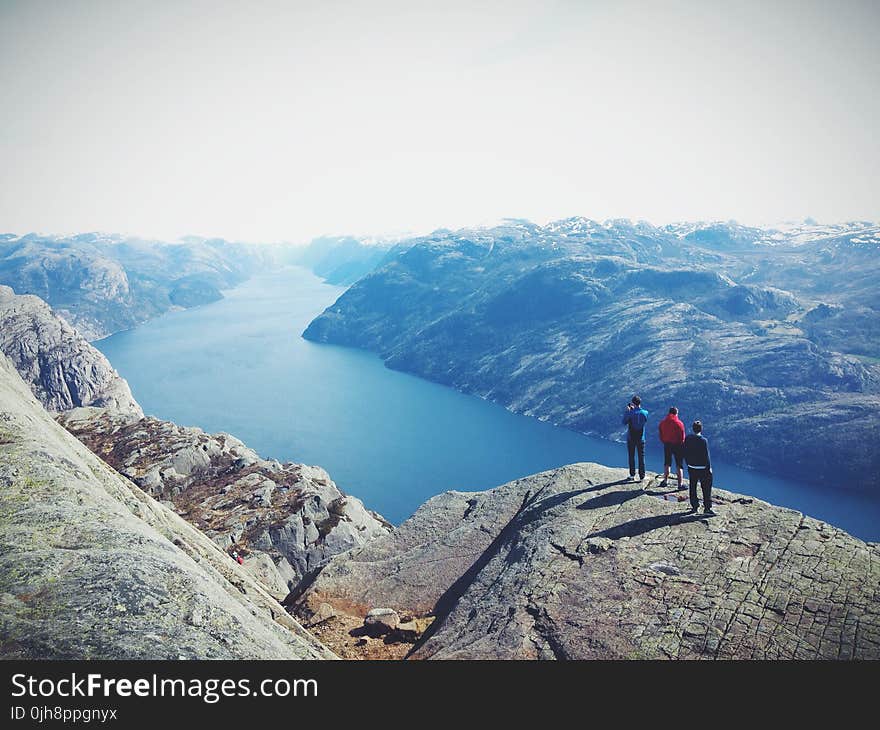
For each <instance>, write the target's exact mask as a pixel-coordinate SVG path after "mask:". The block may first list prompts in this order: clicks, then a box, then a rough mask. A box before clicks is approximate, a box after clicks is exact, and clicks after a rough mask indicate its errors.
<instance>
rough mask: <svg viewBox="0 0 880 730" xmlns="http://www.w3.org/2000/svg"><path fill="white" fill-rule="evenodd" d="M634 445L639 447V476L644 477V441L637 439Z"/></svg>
mask: <svg viewBox="0 0 880 730" xmlns="http://www.w3.org/2000/svg"><path fill="white" fill-rule="evenodd" d="M636 446H637V447H638V449H639V477H640V478H641V479H644V478H645V442H644V441H641V440H640V441H639V442H638V443H637V444H636Z"/></svg>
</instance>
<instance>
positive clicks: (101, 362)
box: [0, 286, 143, 417]
mask: <svg viewBox="0 0 880 730" xmlns="http://www.w3.org/2000/svg"><path fill="white" fill-rule="evenodd" d="M0 324H2V326H0V352H3V353H4V354H5V355H6V356H7V357H9V358H10V359H11V360H12V362H13V364H14V365H15V367H16V369H17V370H18V372H19V374H20V375H21V376H22V378H24V380H25V382H26V383H27V384H28V386H29V387H30V389H31V391H32V392H33V393H34V395H35V396H36V397H37V398H38V399H39V401H40V402H41V403H42V404H43V405H44V406H45V407H46V408H47V409H48V410H50V411H64V410H67V409H69V408H75V407H77V406H91V405H94V406H103V407H108V408H112V409H114V410H118V411H119V412H121V413H125V414H128V415H130V416H133V417H139V416H143V411H141V408H140V406H139V405H138V404H137V402H136V401H135V399H134V398H133V397H132V394H131V390H129V387H128V383H126V382H125V380H124V379H123V378H122V377H120V375H119V374H118V373H117V372H116V371H115V370H114V369H113V367H112V366H111V365H110V363H109V362H108V360H107V358H106V357H104V355H103V354H101V353H100V352H99V351H98V350H96V349H95V348H94V347H92V346H91V345H90V344H89V343H88V342H86V340H85V339H84V338H83V337H82V336H81V335H80V334H79V333H78V332H77V331H76V330H75V329H74V328H73V327H71V326H70V325H69V324H68V323H67V322H66V321H65V320H64V319H62V318H61V317H59V316H58V315H57V314H55V313H54V312H53V311H52V310H51V309H50V308H49V306H48V305H47V304H46V303H45V302H44V301H42V300H41V299H40V298H39V297H35V296H28V295H22V296H19V295H16V294H15V292H13V290H12V289H10V288H9V287H7V286H0Z"/></svg>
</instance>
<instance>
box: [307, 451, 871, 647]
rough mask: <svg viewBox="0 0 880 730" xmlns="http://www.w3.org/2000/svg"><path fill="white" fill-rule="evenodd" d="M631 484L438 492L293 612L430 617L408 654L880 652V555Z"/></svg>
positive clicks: (344, 643)
mask: <svg viewBox="0 0 880 730" xmlns="http://www.w3.org/2000/svg"><path fill="white" fill-rule="evenodd" d="M625 474H626V473H625V472H624V470H620V469H609V468H606V467H603V466H599V465H596V464H575V465H571V466H567V467H564V468H561V469H558V470H555V471H551V472H546V473H542V474H536V475H534V476H531V477H527V478H525V479H520V480H517V481H515V482H511V483H510V484H506V485H504V486H501V487H498V488H496V489H492V490H489V491H486V492H472V493H466V492H448V493H445V494H441V495H439V496H437V497H434V498H433V499H431V500H429V501H428V502H426V503H425V504H424V505H423V506H422V507H421V508H420V509H419V510H418V511H417V512H416V513H415V515H413V517H411V518H410V519H409V520H407V521H406V522H404V523H403V524H402V525H401V526H400V527H399V528H398V529H397V530H396V531H395V532H394V533H392V534H390V535H388V536H385V537H380V538H377V539H376V540H373V541H371V542H370V543H367V544H366V545H364V546H363V547H361V548H358V549H357V550H354V551H352V552H350V553H346V554H345V555H340V556H337V557H335V558H334V559H333V560H331V561H330V563H329V564H328V565H327V566H326V567H325V568H324V569H323V570H322V571H321V572H320V573H319V574H318V575H317V577H316V578H315V579H314V580H313V581H312V582H311V584H310V585H308V586H307V587H305V588H304V590H303V591H302V592H301V594H300V595H293V596H291V600H290V604H291V610H292V611H293V612H294V613H295V614H297V615H299V616H302V617H304V619H306V620H310V619H311V617H312V616H314V615H316V614H318V613H319V612H320V613H322V614H323V615H325V616H329V615H331V614H332V613H335V614H336V616H334V617H332V618H330V619H328V620H326V621H322V624H321V625H322V626H328V624H329V625H331V626H332V624H333V623H334V622H336V623H337V624H342V625H345V626H352V625H357V624H359V623H360V622H361V621H362V620H363V618H364V617H365V616H366V614H367V612H368V611H369V610H370V609H371V608H374V607H383V608H390V609H394V610H396V611H397V613H398V615H401V616H406V615H407V614H408V615H409V616H408V617H419V616H426V617H434V621H433V623H431V624H430V627H429V628H427V630H426V631H424V633H423V634H422V635H421V636H420V637H419V638H418V640H417V642H416V643H415V644H414V645H413V646H412V648H411V654H410V655H411V656H412V657H413V658H429V659H489V658H491V659H594V658H716V659H726V658H760V659H782V658H795V659H816V658H825V659H838V658H843V659H850V658H856V659H877V658H880V546H878V545H877V544H866V543H864V542H862V541H861V540H858V539H856V538H853V537H851V536H850V535H848V534H846V533H844V532H842V531H841V530H838V529H837V528H834V527H832V526H830V525H827V524H825V523H822V522H819V521H817V520H814V519H812V518H809V517H805V516H804V515H802V514H800V513H798V512H795V511H792V510H788V509H782V508H779V507H774V506H772V505H769V504H767V503H765V502H761V501H760V500H756V499H753V498H751V497H746V496H742V495H737V494H734V493H731V492H727V491H723V490H716V502H717V504H716V511H717V516H714V517H705V516H703V515H702V514H697V515H691V514H688V513H687V510H686V506H687V505H686V503H685V502H679V501H678V497H679V496H683V494H682V493H675V492H670V491H669V490H666V489H660V488H659V487H658V486H657V485H658V482H659V479H658V478H657V477H656V476H651V477H650V478H649V481H648V482H647V483H646V485H645V487H644V488H643V487H642V486H641V485H637V484H633V483H628V482H625V481H624V479H623V477H624V476H625ZM670 500H674V501H670ZM413 623H414V622H413ZM426 623H427V622H426ZM423 626H424V624H423ZM354 634H355V636H354V637H352V636H350V635H349V634H348V633H347V632H340V631H336V632H334V631H331V630H329V629H327V630H325V631H324V632H322V635H325V636H327V637H328V640H330V641H333V642H334V643H332V644H331V645H333V646H335V647H336V648H337V649H338V650H339V651H340V652H341V653H343V654H346V655H350V656H351V655H357V652H359V651H360V652H363V653H365V654H367V653H368V652H369V650H370V643H371V641H372V642H375V641H379V642H381V641H382V640H381V639H379V640H370V639H367V638H357V637H358V636H359V635H360V632H358V631H355V632H354ZM414 638H415V637H414Z"/></svg>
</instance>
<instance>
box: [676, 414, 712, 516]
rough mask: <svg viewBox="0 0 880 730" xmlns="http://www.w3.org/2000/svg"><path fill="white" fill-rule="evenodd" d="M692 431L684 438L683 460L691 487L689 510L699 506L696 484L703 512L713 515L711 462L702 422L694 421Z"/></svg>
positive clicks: (693, 510)
mask: <svg viewBox="0 0 880 730" xmlns="http://www.w3.org/2000/svg"><path fill="white" fill-rule="evenodd" d="M691 428H692V429H693V433H689V434H688V436H687V438H686V439H685V440H684V460H685V461H686V462H687V468H688V478H689V479H690V482H691V484H690V487H691V494H690V497H691V512H696V511H697V509H698V508H699V506H700V500H699V499H698V498H697V484H699V485H700V487H701V488H702V490H703V514H706V515H714V514H715V513H714V512H713V511H712V462H711V461H710V459H709V442H708V441H707V440H706V437H705V436H703V424H702V423H701V422H700V421H694V423H693V426H692V427H691Z"/></svg>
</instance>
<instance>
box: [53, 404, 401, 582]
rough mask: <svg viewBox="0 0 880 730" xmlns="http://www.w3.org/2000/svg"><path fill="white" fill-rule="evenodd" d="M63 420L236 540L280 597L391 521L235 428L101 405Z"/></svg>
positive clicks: (221, 540) (140, 480)
mask: <svg viewBox="0 0 880 730" xmlns="http://www.w3.org/2000/svg"><path fill="white" fill-rule="evenodd" d="M58 421H59V422H60V423H61V424H62V425H63V426H64V427H65V428H66V429H67V430H68V431H70V432H71V433H73V434H74V435H75V436H76V437H77V438H79V439H80V440H81V441H82V442H83V443H84V444H86V446H88V447H89V449H91V450H92V451H93V452H94V453H96V454H97V455H99V456H100V457H101V458H103V459H104V460H105V461H106V462H107V463H108V464H110V465H111V466H113V467H114V468H115V469H117V470H118V471H119V472H120V473H122V474H123V475H124V476H126V477H128V478H129V479H131V480H132V481H133V482H134V483H136V484H137V485H138V486H140V487H141V488H142V489H143V490H144V491H146V492H147V493H149V494H150V495H152V496H153V497H155V498H156V499H160V500H165V501H166V502H167V503H168V504H169V505H171V506H173V508H174V509H175V510H176V511H177V513H178V514H180V515H181V516H182V517H184V518H185V519H186V520H187V521H189V522H191V523H192V524H193V525H195V526H196V527H198V528H199V529H200V530H201V531H203V532H204V533H205V534H206V535H208V536H209V537H210V538H211V539H212V540H213V541H214V542H215V543H216V544H217V545H219V546H220V547H222V548H223V549H225V550H228V551H232V550H233V549H234V550H237V551H238V552H239V553H240V554H241V555H242V556H244V557H245V565H246V566H247V567H248V568H249V569H253V570H255V571H257V572H256V573H255V574H257V575H258V576H259V577H260V579H261V580H263V582H264V583H265V584H266V585H267V586H268V587H269V589H270V590H272V591H273V593H274V594H275V595H276V596H277V597H278V598H279V599H280V598H284V597H285V596H286V595H287V593H288V592H289V590H290V588H292V587H294V586H295V585H296V584H297V583H298V582H299V581H300V580H301V579H302V578H303V577H304V576H305V575H306V574H307V573H309V572H310V571H313V570H315V569H316V568H318V567H320V566H321V565H323V564H324V563H325V562H326V561H327V560H328V559H329V558H330V557H331V556H333V555H335V554H337V553H340V552H344V551H345V550H348V549H350V548H353V547H357V546H360V545H362V544H364V543H365V542H366V541H367V540H369V539H371V538H372V537H374V536H377V535H386V534H388V533H389V531H390V529H391V526H390V525H389V524H388V523H387V522H385V520H384V519H382V518H381V517H380V516H379V515H377V514H375V513H373V512H370V511H368V510H367V509H365V508H364V505H363V503H362V502H361V501H360V500H359V499H357V498H356V497H351V496H348V495H345V494H343V493H342V492H341V491H339V489H338V488H337V487H336V485H335V484H334V483H333V482H332V481H331V479H330V477H329V475H328V474H327V472H325V471H324V470H323V469H320V468H318V467H313V466H305V465H303V464H294V463H289V462H288V463H283V464H282V463H280V462H278V461H270V460H266V459H262V458H260V457H259V456H258V455H257V454H256V452H254V451H253V450H252V449H249V448H248V447H247V446H245V445H244V444H243V443H242V442H241V441H239V440H238V439H236V438H235V437H233V436H230V435H229V434H223V433H221V434H206V433H205V432H203V431H202V430H200V429H197V428H186V427H183V426H178V425H176V424H174V423H170V422H168V421H161V420H159V419H156V418H151V417H147V418H140V419H132V418H130V417H128V416H126V415H124V414H120V413H118V412H114V411H110V410H106V409H97V408H78V409H75V410H72V411H69V412H67V413H63V414H61V415H59V416H58Z"/></svg>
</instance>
